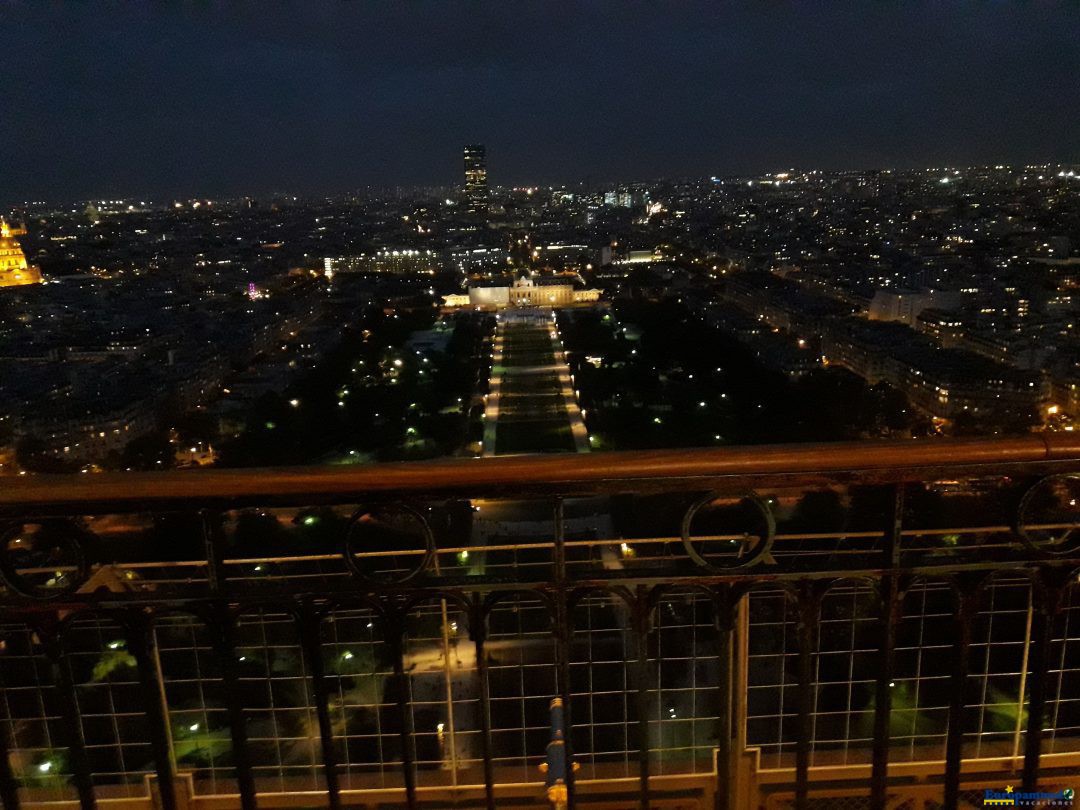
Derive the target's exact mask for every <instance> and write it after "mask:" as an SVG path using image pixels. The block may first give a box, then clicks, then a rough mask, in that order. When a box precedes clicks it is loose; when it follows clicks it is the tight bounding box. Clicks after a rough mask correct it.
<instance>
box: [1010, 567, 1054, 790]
mask: <svg viewBox="0 0 1080 810" xmlns="http://www.w3.org/2000/svg"><path fill="white" fill-rule="evenodd" d="M1060 579H1061V574H1060V573H1058V572H1051V571H1050V570H1048V569H1045V568H1043V569H1040V570H1038V571H1036V572H1035V575H1034V577H1033V579H1032V583H1031V587H1032V588H1033V589H1034V591H1033V593H1032V600H1033V602H1034V607H1035V611H1034V612H1033V614H1032V617H1031V646H1030V648H1029V649H1030V652H1029V655H1028V722H1027V730H1026V733H1025V735H1024V771H1023V776H1022V780H1021V784H1022V785H1023V789H1024V790H1025V791H1035V790H1036V789H1037V786H1038V784H1039V760H1040V757H1041V756H1042V736H1043V723H1044V722H1045V715H1046V692H1047V679H1048V676H1049V673H1048V672H1047V669H1049V667H1050V631H1051V629H1052V625H1053V621H1054V617H1055V616H1056V615H1057V613H1058V611H1059V610H1060V608H1061V602H1062V595H1063V591H1064V585H1065V583H1064V582H1062V581H1060ZM1020 699H1021V700H1023V695H1021V696H1020Z"/></svg>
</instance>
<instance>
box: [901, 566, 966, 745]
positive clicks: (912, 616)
mask: <svg viewBox="0 0 1080 810" xmlns="http://www.w3.org/2000/svg"><path fill="white" fill-rule="evenodd" d="M953 609H954V597H953V592H952V589H951V588H950V587H949V586H948V585H947V584H945V583H940V582H938V583H917V584H916V585H914V586H912V587H911V588H910V589H909V590H908V591H907V592H906V593H905V594H904V597H903V601H902V611H901V615H900V621H899V626H898V628H897V638H896V660H895V665H894V672H893V680H892V682H891V683H890V690H891V701H892V713H891V715H890V717H889V738H890V744H891V746H892V750H891V751H890V752H889V757H890V759H891V760H892V761H893V762H905V761H915V760H941V759H943V758H944V756H945V735H946V731H947V726H948V708H949V690H950V679H949V676H950V667H951V665H952V654H951V651H952V638H953V632H954V627H953Z"/></svg>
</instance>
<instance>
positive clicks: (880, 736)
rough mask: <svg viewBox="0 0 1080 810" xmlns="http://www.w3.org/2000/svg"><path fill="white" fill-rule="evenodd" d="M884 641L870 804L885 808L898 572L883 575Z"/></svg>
mask: <svg viewBox="0 0 1080 810" xmlns="http://www.w3.org/2000/svg"><path fill="white" fill-rule="evenodd" d="M903 516H904V485H903V484H897V485H896V486H895V487H894V489H893V498H892V504H891V509H890V514H889V524H888V526H886V528H885V543H884V546H883V548H882V553H883V554H882V556H883V560H882V562H883V563H884V566H883V567H884V568H885V569H886V570H888V571H890V572H893V571H895V570H896V569H897V567H898V566H899V564H900V542H901V538H902V531H903ZM878 596H879V598H880V608H881V611H880V614H879V616H880V624H881V627H880V643H879V646H878V665H877V670H878V671H877V680H876V683H875V688H874V743H873V759H872V763H873V764H872V767H871V772H870V807H871V808H872V810H885V807H886V803H887V800H888V783H889V719H890V716H891V715H892V685H893V669H894V668H895V664H896V633H897V629H898V628H897V625H898V623H899V621H900V614H901V607H902V606H901V603H900V599H901V593H900V583H899V581H898V579H897V575H896V574H895V573H886V574H885V575H883V576H882V578H881V584H880V589H879V591H878Z"/></svg>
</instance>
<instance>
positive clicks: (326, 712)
mask: <svg viewBox="0 0 1080 810" xmlns="http://www.w3.org/2000/svg"><path fill="white" fill-rule="evenodd" d="M298 620H299V622H298V627H299V633H300V648H301V651H302V653H303V656H304V659H305V661H306V662H307V670H308V672H310V673H311V694H312V697H314V698H315V716H316V717H317V718H318V721H319V748H320V753H321V755H322V763H323V774H324V775H325V778H326V798H327V801H328V802H329V805H330V810H339V808H340V807H341V790H340V785H339V782H338V772H337V754H336V751H335V750H334V727H333V725H332V724H331V721H330V707H329V705H328V702H329V696H328V695H327V691H326V662H325V661H323V653H322V644H321V643H320V641H319V631H320V628H321V622H322V613H321V612H320V611H319V609H318V608H316V607H315V605H313V604H311V602H305V603H304V604H303V605H301V607H300V615H299V617H298Z"/></svg>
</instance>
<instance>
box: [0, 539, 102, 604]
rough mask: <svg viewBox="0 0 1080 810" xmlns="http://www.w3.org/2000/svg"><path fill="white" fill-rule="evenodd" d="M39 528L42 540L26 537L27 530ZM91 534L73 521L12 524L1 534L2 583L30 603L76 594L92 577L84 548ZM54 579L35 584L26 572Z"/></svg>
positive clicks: (0, 577) (0, 573) (0, 568)
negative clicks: (30, 570)
mask: <svg viewBox="0 0 1080 810" xmlns="http://www.w3.org/2000/svg"><path fill="white" fill-rule="evenodd" d="M34 525H37V526H40V527H41V528H42V530H43V531H42V532H41V534H42V536H41V537H38V536H37V534H27V533H26V531H25V529H26V527H27V526H34ZM88 539H89V532H88V531H87V530H86V529H83V528H80V527H78V526H76V525H74V524H73V523H71V522H70V521H56V520H50V521H43V522H41V523H36V524H35V523H19V522H16V523H12V524H9V525H8V527H7V528H6V529H4V530H3V531H2V532H0V579H2V580H3V582H4V585H6V586H7V587H8V588H10V589H11V590H13V591H14V592H15V593H17V594H19V595H20V596H25V597H26V598H27V599H34V600H37V601H43V602H47V601H50V600H53V599H59V598H61V597H63V596H67V595H68V594H71V593H74V592H75V591H77V590H78V589H79V587H80V586H81V585H82V584H83V583H84V582H86V580H87V578H88V577H89V576H90V565H89V563H88V562H87V560H86V553H85V550H84V545H85V543H86V541H87V540H88ZM28 568H29V569H36V570H37V571H39V572H40V575H41V576H48V572H49V571H50V570H51V571H52V572H53V574H52V576H51V577H48V579H45V581H44V582H43V583H42V584H38V583H36V582H34V581H33V580H32V579H31V578H30V576H28V575H27V574H26V573H25V569H28Z"/></svg>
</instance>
